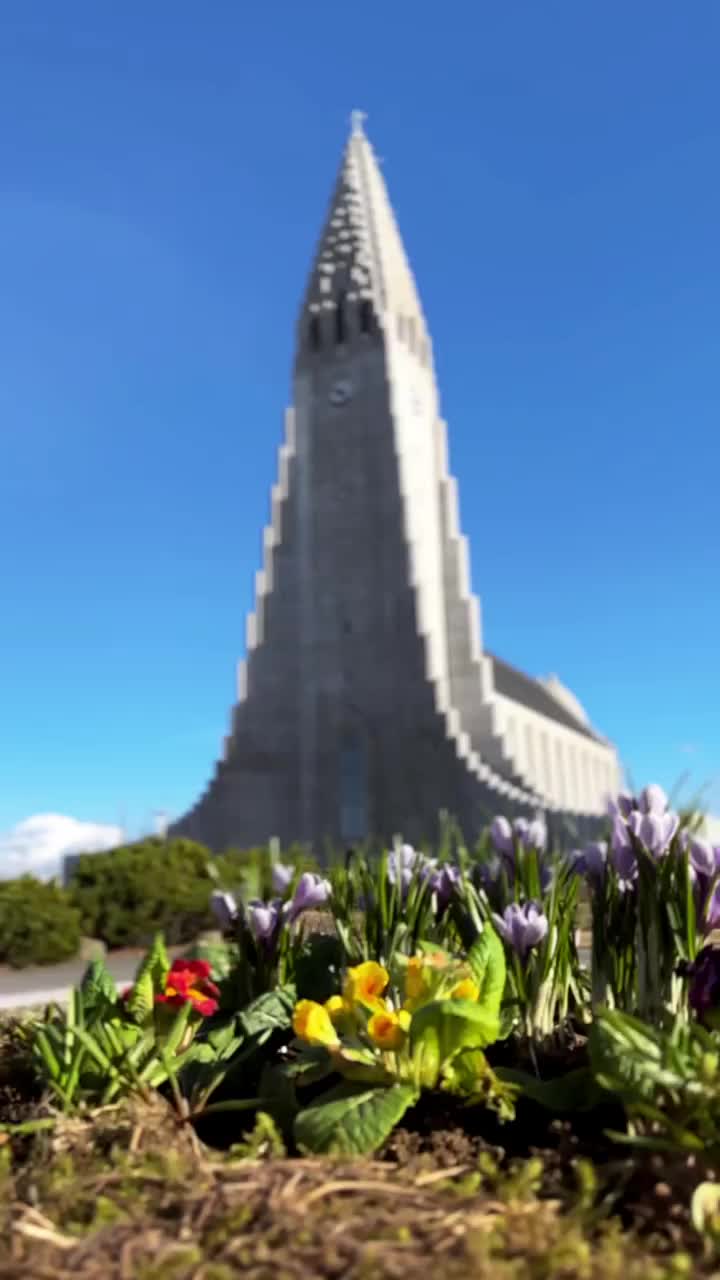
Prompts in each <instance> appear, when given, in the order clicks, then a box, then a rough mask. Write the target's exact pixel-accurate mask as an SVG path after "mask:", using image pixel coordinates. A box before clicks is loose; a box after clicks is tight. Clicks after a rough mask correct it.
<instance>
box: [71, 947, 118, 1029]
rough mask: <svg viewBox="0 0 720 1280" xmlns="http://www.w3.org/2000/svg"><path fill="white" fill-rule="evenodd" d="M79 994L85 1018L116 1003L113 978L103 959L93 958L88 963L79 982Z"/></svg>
mask: <svg viewBox="0 0 720 1280" xmlns="http://www.w3.org/2000/svg"><path fill="white" fill-rule="evenodd" d="M80 995H81V997H82V1001H83V1007H84V1010H85V1016H86V1018H92V1017H94V1016H95V1015H96V1014H97V1013H100V1012H101V1011H103V1010H105V1009H106V1008H107V1006H108V1005H114V1004H116V1003H117V998H118V993H117V987H116V985H115V979H114V978H113V977H112V975H111V974H110V972H109V970H108V967H107V965H106V964H105V961H104V960H93V961H91V963H90V964H89V965H88V967H87V969H86V970H85V973H84V974H83V977H82V981H81V983H80Z"/></svg>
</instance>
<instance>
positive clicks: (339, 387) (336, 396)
mask: <svg viewBox="0 0 720 1280" xmlns="http://www.w3.org/2000/svg"><path fill="white" fill-rule="evenodd" d="M352 393H353V385H352V383H351V382H350V380H349V378H338V380H337V382H334V383H333V385H332V388H331V390H330V397H329V398H330V403H331V404H334V405H336V406H338V407H339V406H340V405H342V404H347V402H348V400H349V399H350V397H351V396H352Z"/></svg>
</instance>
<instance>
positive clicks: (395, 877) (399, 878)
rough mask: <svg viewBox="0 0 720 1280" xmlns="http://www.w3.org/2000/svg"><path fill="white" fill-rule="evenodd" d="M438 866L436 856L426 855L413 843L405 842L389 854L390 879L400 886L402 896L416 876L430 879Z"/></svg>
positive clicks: (421, 878)
mask: <svg viewBox="0 0 720 1280" xmlns="http://www.w3.org/2000/svg"><path fill="white" fill-rule="evenodd" d="M436 866H437V860H436V859H435V858H428V857H426V855H425V854H424V853H420V851H419V850H417V849H413V847H412V845H411V844H403V845H401V846H400V848H399V849H393V850H392V851H391V852H390V853H389V854H388V870H387V874H388V880H389V881H390V883H391V884H394V885H397V886H398V888H399V890H400V895H401V897H404V896H405V894H406V893H407V891H408V889H409V888H410V885H411V883H412V881H413V880H414V879H415V878H416V877H417V878H418V879H420V880H426V879H428V878H429V877H430V876H431V875H432V873H433V871H434V869H435V867H436Z"/></svg>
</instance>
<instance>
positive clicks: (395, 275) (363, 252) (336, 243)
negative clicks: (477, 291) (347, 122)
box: [302, 112, 427, 338]
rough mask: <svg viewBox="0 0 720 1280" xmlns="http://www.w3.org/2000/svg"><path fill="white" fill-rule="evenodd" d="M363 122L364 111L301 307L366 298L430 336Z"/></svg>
mask: <svg viewBox="0 0 720 1280" xmlns="http://www.w3.org/2000/svg"><path fill="white" fill-rule="evenodd" d="M361 120H362V117H361V113H360V112H354V113H353V124H352V130H351V133H350V137H349V138H348V141H347V144H346V146H345V150H344V152H343V157H342V161H341V163H340V170H339V173H338V177H337V181H336V183H335V188H334V190H333V194H332V197H331V199H330V205H329V208H328V211H327V215H326V218H325V223H324V226H323V230H322V234H321V236H320V241H319V244H318V248H317V252H316V255H315V259H314V262H313V266H312V270H311V272H310V279H309V281H308V285H307V289H306V292H305V298H304V303H303V308H302V311H303V313H307V312H308V311H309V312H310V313H311V314H313V313H314V314H321V313H322V312H323V311H325V310H328V311H329V310H334V308H335V307H336V305H337V302H338V299H339V298H340V297H343V298H346V299H347V300H348V301H351V302H352V301H354V300H359V301H361V300H363V299H366V300H367V301H368V302H370V303H371V304H372V306H373V310H374V311H375V312H376V314H377V315H378V316H383V315H384V314H385V313H386V312H392V313H394V314H395V315H399V316H403V317H405V318H406V319H410V320H412V321H413V322H414V323H415V324H416V325H417V326H418V328H419V331H420V332H419V334H418V336H419V337H420V336H421V335H422V337H423V338H427V326H426V324H425V319H424V316H423V312H422V307H421V304H420V298H419V295H418V291H417V287H416V284H415V279H414V276H413V273H412V270H411V268H410V264H409V262H408V259H407V255H406V253H405V249H404V246H403V242H402V238H401V236H400V231H399V229H398V225H397V222H396V219H395V215H394V213H393V209H392V206H391V204H390V198H389V196H388V192H387V187H386V185H385V180H384V178H383V175H382V172H381V169H380V163H379V161H378V159H377V157H376V155H375V152H374V150H373V148H372V146H371V144H370V142H369V140H368V138H367V136H366V134H365V132H364V130H363V128H362V123H361Z"/></svg>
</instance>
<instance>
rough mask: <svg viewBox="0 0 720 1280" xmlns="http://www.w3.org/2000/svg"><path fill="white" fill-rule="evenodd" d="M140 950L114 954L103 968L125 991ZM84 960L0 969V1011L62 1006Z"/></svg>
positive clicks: (138, 958)
mask: <svg viewBox="0 0 720 1280" xmlns="http://www.w3.org/2000/svg"><path fill="white" fill-rule="evenodd" d="M144 954H145V953H144V951H143V950H141V949H138V950H135V949H132V950H128V951H113V952H111V953H110V955H108V956H106V960H105V962H106V964H107V967H108V969H109V970H110V973H111V974H112V976H113V978H114V979H115V981H116V982H117V984H118V987H125V986H127V984H128V983H129V982H130V981H131V980H132V978H133V977H134V975H135V970H136V969H137V966H138V964H139V963H140V959H141V957H142V956H143V955H144ZM86 968H87V961H86V960H69V961H67V962H66V963H65V964H57V965H43V966H34V967H32V968H28V969H10V968H8V967H7V966H6V965H0V1009H32V1008H35V1007H37V1006H38V1005H45V1004H50V1003H51V1002H52V1001H57V1003H58V1004H62V1003H64V1002H65V1001H66V1000H67V999H68V997H69V995H70V991H71V989H72V987H74V986H75V985H76V984H77V983H78V982H79V981H80V979H81V978H82V975H83V974H84V972H85V970H86Z"/></svg>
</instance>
